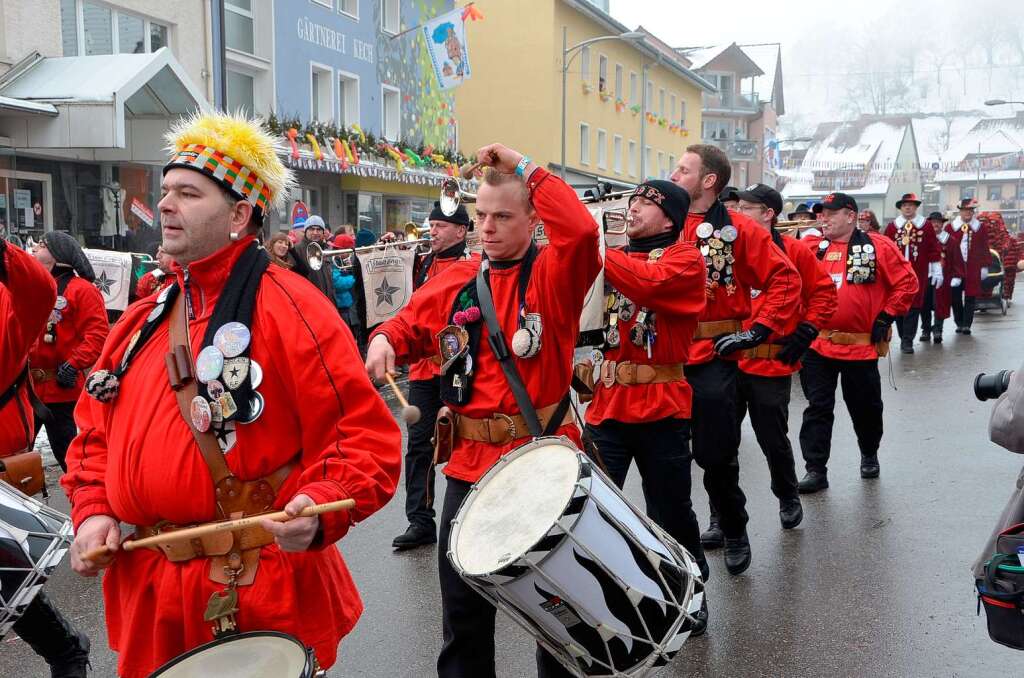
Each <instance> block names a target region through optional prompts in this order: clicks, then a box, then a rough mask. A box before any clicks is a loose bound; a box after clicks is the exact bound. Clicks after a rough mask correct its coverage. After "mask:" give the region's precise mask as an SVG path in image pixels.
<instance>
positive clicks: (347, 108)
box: [338, 71, 359, 127]
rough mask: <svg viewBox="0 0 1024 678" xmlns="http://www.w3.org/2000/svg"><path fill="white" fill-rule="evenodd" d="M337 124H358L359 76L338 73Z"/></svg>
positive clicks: (348, 125) (347, 125)
mask: <svg viewBox="0 0 1024 678" xmlns="http://www.w3.org/2000/svg"><path fill="white" fill-rule="evenodd" d="M338 124H340V125H344V126H345V127H351V126H352V125H357V124H359V76H357V75H353V74H351V73H342V72H340V71H339V72H338Z"/></svg>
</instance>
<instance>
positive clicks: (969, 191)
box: [960, 186, 974, 200]
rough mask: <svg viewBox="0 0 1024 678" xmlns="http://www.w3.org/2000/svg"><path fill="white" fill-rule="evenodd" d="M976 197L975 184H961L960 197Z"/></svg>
mask: <svg viewBox="0 0 1024 678" xmlns="http://www.w3.org/2000/svg"><path fill="white" fill-rule="evenodd" d="M972 198H974V186H961V187H960V199H961V200H970V199H972Z"/></svg>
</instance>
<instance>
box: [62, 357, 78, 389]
mask: <svg viewBox="0 0 1024 678" xmlns="http://www.w3.org/2000/svg"><path fill="white" fill-rule="evenodd" d="M77 381H78V370H77V369H75V368H74V367H72V366H71V363H69V362H67V361H64V362H63V363H61V365H60V367H58V368H57V386H60V387H61V388H74V387H75V382H77Z"/></svg>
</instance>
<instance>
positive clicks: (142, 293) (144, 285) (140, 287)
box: [135, 268, 174, 299]
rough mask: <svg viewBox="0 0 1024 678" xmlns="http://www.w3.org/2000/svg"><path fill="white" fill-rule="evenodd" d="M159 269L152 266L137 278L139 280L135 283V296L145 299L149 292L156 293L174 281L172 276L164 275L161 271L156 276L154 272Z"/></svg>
mask: <svg viewBox="0 0 1024 678" xmlns="http://www.w3.org/2000/svg"><path fill="white" fill-rule="evenodd" d="M159 270H160V269H158V268H154V269H153V270H152V271H146V273H145V275H143V276H142V277H141V278H139V282H137V283H135V298H136V299H145V298H146V297H148V296H149V295H151V294H156V293H157V292H159V291H160V290H162V289H163V288H165V287H167V286H169V285H170V284H171V283H172V282H174V276H172V275H165V274H163V272H161V274H160V277H159V278H158V277H156V272H157V271H159Z"/></svg>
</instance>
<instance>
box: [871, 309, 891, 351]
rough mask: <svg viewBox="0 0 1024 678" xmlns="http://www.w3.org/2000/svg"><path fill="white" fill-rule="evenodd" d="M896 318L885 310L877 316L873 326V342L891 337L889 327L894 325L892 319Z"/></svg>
mask: <svg viewBox="0 0 1024 678" xmlns="http://www.w3.org/2000/svg"><path fill="white" fill-rule="evenodd" d="M893 320H896V318H895V317H893V316H891V315H889V314H888V313H886V312H885V311H882V312H881V313H879V314H878V317H877V318H875V323H874V324H873V325H872V326H871V343H872V344H877V343H878V342H880V341H887V340H888V338H889V327H890V326H891V325H892V321H893Z"/></svg>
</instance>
